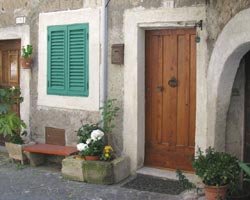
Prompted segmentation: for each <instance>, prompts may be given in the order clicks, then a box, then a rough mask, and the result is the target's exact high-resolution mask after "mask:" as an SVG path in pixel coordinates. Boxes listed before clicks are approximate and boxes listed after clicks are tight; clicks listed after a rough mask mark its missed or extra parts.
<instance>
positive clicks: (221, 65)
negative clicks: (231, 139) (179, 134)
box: [207, 9, 250, 151]
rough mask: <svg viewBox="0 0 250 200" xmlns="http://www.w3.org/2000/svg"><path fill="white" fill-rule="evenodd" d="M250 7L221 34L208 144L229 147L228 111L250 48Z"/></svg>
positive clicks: (212, 74) (213, 68)
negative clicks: (235, 82) (243, 61)
mask: <svg viewBox="0 0 250 200" xmlns="http://www.w3.org/2000/svg"><path fill="white" fill-rule="evenodd" d="M249 16H250V9H246V10H243V11H241V12H240V13H238V14H237V15H236V16H235V17H233V18H232V19H231V20H230V21H229V22H228V23H227V25H226V26H225V27H224V29H223V30H222V32H221V34H220V35H219V37H218V39H217V41H216V43H215V47H214V50H213V53H212V56H211V59H210V63H209V68H208V78H207V85H208V111H209V112H208V121H207V124H208V137H207V141H208V144H207V146H214V147H215V148H217V149H218V150H221V151H224V150H225V129H226V115H227V112H228V107H229V103H230V96H231V90H232V86H233V83H234V78H235V75H236V72H237V69H238V67H239V64H240V60H241V58H242V57H243V56H244V55H245V54H246V53H247V51H249V50H250V34H249V31H250V24H249V20H248V19H249Z"/></svg>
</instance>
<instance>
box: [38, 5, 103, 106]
mask: <svg viewBox="0 0 250 200" xmlns="http://www.w3.org/2000/svg"><path fill="white" fill-rule="evenodd" d="M77 23H89V96H88V97H70V96H57V95H47V27H48V26H52V25H64V24H77ZM38 55H39V62H38V63H39V66H38V106H40V108H41V107H43V106H45V107H58V108H66V109H80V110H87V111H98V110H99V96H100V91H99V88H100V80H99V79H100V78H99V76H100V9H90V8H89V9H80V10H74V11H61V12H52V13H41V14H40V15H39V45H38Z"/></svg>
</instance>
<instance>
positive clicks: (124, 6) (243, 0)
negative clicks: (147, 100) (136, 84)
mask: <svg viewBox="0 0 250 200" xmlns="http://www.w3.org/2000/svg"><path fill="white" fill-rule="evenodd" d="M168 2H169V0H111V1H110V2H109V5H108V27H109V28H108V98H116V99H117V100H118V101H117V104H118V106H120V107H121V111H120V113H119V116H118V118H117V120H116V127H115V129H114V131H113V135H112V138H113V145H114V147H115V150H116V151H117V153H118V154H120V153H121V152H122V151H123V149H124V147H123V137H124V136H123V112H124V109H123V106H124V98H123V97H124V84H126V83H125V82H124V71H125V69H124V68H125V67H126V66H124V65H113V64H111V58H110V57H111V45H112V44H116V43H124V42H125V41H124V38H125V37H124V14H125V12H127V11H128V10H132V9H133V10H134V11H135V12H136V10H152V9H156V10H164V9H167V6H168ZM100 6H101V0H54V1H51V0H15V1H14V0H0V15H1V20H0V28H6V27H14V26H19V25H16V24H15V17H17V16H26V17H27V18H26V25H28V26H29V27H30V41H31V43H32V45H33V46H34V63H33V68H32V70H31V75H29V76H30V78H31V80H30V91H29V93H30V113H31V114H30V115H29V116H26V118H27V117H28V118H29V119H30V122H31V123H30V128H31V133H32V135H33V138H34V139H37V140H38V141H43V140H44V127H46V126H51V127H56V128H63V129H65V130H66V134H67V144H69V145H70V144H74V143H75V142H76V136H75V132H74V131H75V130H77V128H78V127H79V125H80V121H81V120H82V121H83V122H84V123H85V122H93V121H97V120H98V119H99V117H100V115H99V112H97V111H95V112H93V111H92V112H91V111H86V110H77V109H64V108H60V109H59V108H51V107H38V106H37V98H38V90H37V88H38V81H37V80H38V34H39V33H38V30H39V28H38V27H39V13H47V12H56V11H66V10H77V9H82V8H92V9H93V8H98V7H100ZM204 6H205V8H206V17H207V19H206V20H204V29H205V30H206V31H204V32H208V34H204V35H201V36H202V37H203V38H202V40H206V44H207V45H208V47H209V52H208V54H207V55H208V56H207V57H206V58H204V60H205V61H204V62H207V61H208V60H209V58H210V54H211V53H212V51H213V48H214V45H215V42H216V40H217V38H218V36H219V34H220V33H221V31H222V29H223V28H224V27H225V25H226V24H227V23H228V22H229V20H230V19H232V17H234V16H235V15H236V14H237V13H238V12H239V11H241V10H243V9H246V8H248V7H250V1H249V0H230V1H228V0H174V7H175V8H176V9H177V8H183V9H185V8H187V7H204ZM190 10H191V9H190ZM165 11H166V10H165ZM139 12H140V11H139ZM183 21H185V19H183ZM204 32H203V33H204ZM0 39H1V38H0ZM2 39H4V38H2ZM207 69H208V63H206V64H205V70H204V69H203V68H202V69H201V68H200V67H199V66H197V71H198V73H200V75H202V77H203V78H204V79H202V80H200V81H202V83H201V84H199V87H200V88H204V90H199V91H200V94H199V96H198V95H197V98H199V101H200V102H204V104H200V110H201V111H202V112H201V113H200V114H201V115H202V117H201V118H199V120H201V119H206V115H207V111H206V110H207V107H206V103H205V102H206V100H207V99H206V96H207V92H206V87H207V86H208V85H213V84H215V83H214V82H213V81H211V80H208V81H210V82H207V80H206V79H205V78H206V77H207ZM199 70H200V72H199ZM209 95H210V94H209ZM140 106H143V105H140ZM206 123H207V121H206V120H201V122H200V123H199V126H198V127H201V128H198V129H197V136H198V137H200V138H199V141H202V142H201V144H203V146H206V145H205V143H206V142H207V138H206V137H204V135H206V134H207V128H206V126H207V125H206ZM228 123H230V121H229V122H228ZM124 133H125V132H124ZM208 137H210V136H208ZM141 142H142V143H143V141H141Z"/></svg>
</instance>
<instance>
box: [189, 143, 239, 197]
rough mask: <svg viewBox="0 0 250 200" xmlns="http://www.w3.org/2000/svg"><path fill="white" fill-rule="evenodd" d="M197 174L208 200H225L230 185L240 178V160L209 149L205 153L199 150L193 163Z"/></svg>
mask: <svg viewBox="0 0 250 200" xmlns="http://www.w3.org/2000/svg"><path fill="white" fill-rule="evenodd" d="M192 166H193V168H194V171H195V174H196V175H197V176H199V177H200V178H201V179H202V181H203V183H204V185H205V187H204V188H205V195H206V199H207V200H217V199H220V200H224V199H225V198H226V191H227V188H228V186H229V184H230V183H231V182H232V181H234V180H235V177H238V176H239V173H240V170H239V166H238V159H237V158H236V157H234V156H232V155H230V154H228V153H225V152H217V151H215V150H214V149H213V148H211V147H209V148H208V149H206V151H205V153H204V152H202V151H201V150H200V149H198V152H197V154H196V157H195V158H194V160H193V162H192Z"/></svg>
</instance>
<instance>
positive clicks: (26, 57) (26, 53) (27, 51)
mask: <svg viewBox="0 0 250 200" xmlns="http://www.w3.org/2000/svg"><path fill="white" fill-rule="evenodd" d="M32 52H33V47H32V45H30V44H28V45H27V46H26V47H25V46H23V47H22V58H21V64H22V67H23V68H24V69H30V68H31V64H32V57H31V54H32Z"/></svg>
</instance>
